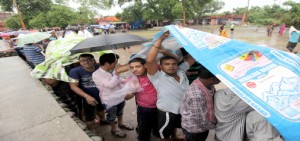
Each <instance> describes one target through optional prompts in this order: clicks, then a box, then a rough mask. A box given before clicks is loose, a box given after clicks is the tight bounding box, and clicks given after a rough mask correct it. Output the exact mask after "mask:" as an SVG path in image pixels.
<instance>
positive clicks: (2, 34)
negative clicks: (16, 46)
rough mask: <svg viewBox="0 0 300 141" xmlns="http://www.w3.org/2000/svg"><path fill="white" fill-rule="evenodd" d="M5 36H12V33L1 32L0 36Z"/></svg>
mask: <svg viewBox="0 0 300 141" xmlns="http://www.w3.org/2000/svg"><path fill="white" fill-rule="evenodd" d="M4 36H10V34H8V33H1V35H0V37H4Z"/></svg>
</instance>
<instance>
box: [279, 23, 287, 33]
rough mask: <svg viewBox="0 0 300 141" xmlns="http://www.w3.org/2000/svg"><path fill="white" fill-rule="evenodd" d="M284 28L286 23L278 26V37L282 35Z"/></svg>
mask: <svg viewBox="0 0 300 141" xmlns="http://www.w3.org/2000/svg"><path fill="white" fill-rule="evenodd" d="M285 28H286V23H283V24H282V25H281V26H280V28H279V32H278V33H279V35H282V34H283V32H284V30H285Z"/></svg>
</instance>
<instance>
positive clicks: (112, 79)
mask: <svg viewBox="0 0 300 141" xmlns="http://www.w3.org/2000/svg"><path fill="white" fill-rule="evenodd" d="M118 58H119V56H118V55H117V54H113V53H108V54H103V55H102V56H101V57H100V58H99V62H100V67H99V69H97V70H96V71H95V72H94V73H93V81H94V82H95V84H96V87H97V88H98V89H99V91H100V92H99V95H100V98H101V101H102V102H103V104H104V105H105V107H106V111H107V120H108V121H109V122H110V125H111V133H112V134H113V135H116V136H118V137H121V138H124V137H126V136H127V134H126V133H125V132H123V131H122V130H121V129H120V128H124V129H127V130H133V129H134V127H133V126H132V125H129V124H124V123H123V110H124V106H125V101H124V96H125V95H124V96H123V97H122V95H123V94H121V91H122V90H124V89H123V88H124V86H123V85H122V80H121V79H120V78H119V75H120V72H123V71H122V70H120V69H117V70H115V67H116V65H117V59H118ZM127 91H130V90H126V91H125V92H124V93H125V94H126V92H127ZM128 94H129V93H128ZM116 118H118V126H117V125H116V123H115V119H116ZM118 127H120V128H118Z"/></svg>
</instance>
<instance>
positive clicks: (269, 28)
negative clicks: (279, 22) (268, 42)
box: [267, 23, 274, 36]
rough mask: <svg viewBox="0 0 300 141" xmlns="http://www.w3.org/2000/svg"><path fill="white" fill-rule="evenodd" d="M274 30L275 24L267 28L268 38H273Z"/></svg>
mask: <svg viewBox="0 0 300 141" xmlns="http://www.w3.org/2000/svg"><path fill="white" fill-rule="evenodd" d="M273 30H274V24H273V23H271V24H269V25H268V26H267V33H268V36H272V32H273Z"/></svg>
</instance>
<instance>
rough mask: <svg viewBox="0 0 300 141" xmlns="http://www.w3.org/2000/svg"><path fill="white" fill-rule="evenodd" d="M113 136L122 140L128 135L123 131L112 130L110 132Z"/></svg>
mask: <svg viewBox="0 0 300 141" xmlns="http://www.w3.org/2000/svg"><path fill="white" fill-rule="evenodd" d="M110 132H111V133H112V134H113V135H115V136H117V137H120V138H125V137H126V136H127V134H126V133H125V132H123V131H122V130H120V129H119V130H111V131H110Z"/></svg>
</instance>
